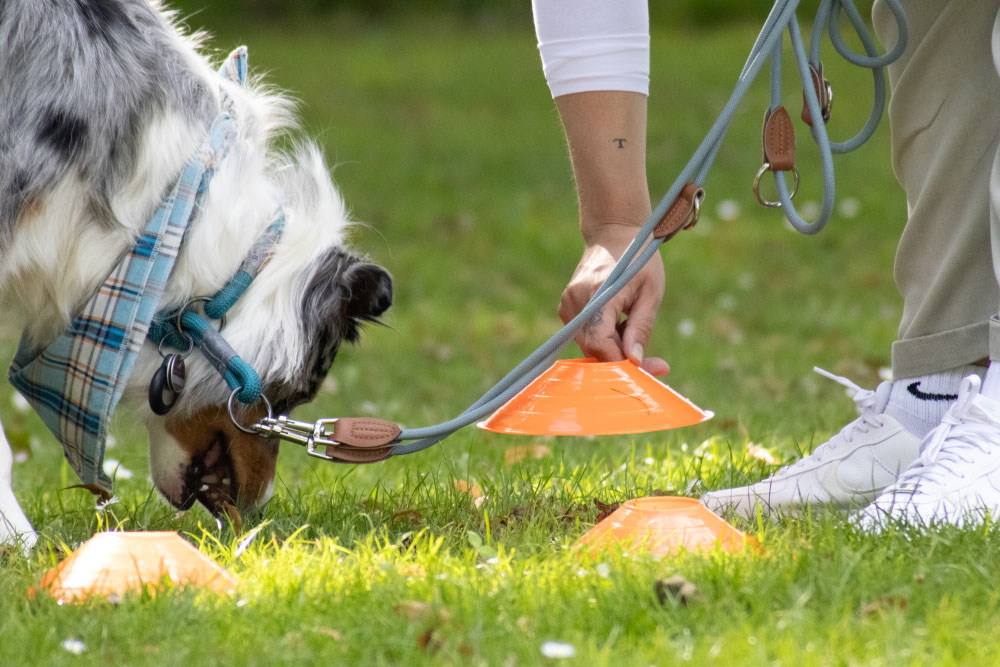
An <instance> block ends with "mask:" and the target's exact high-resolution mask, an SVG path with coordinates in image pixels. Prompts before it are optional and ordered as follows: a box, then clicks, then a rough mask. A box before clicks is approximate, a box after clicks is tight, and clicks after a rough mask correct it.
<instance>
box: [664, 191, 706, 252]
mask: <svg viewBox="0 0 1000 667" xmlns="http://www.w3.org/2000/svg"><path fill="white" fill-rule="evenodd" d="M704 198H705V190H704V189H702V187H701V186H700V185H696V184H695V183H690V182H688V183H686V184H685V185H684V187H683V188H681V191H680V194H678V195H677V199H675V200H674V203H673V204H671V205H670V208H668V209H667V212H666V213H664V214H663V217H662V218H660V222H658V223H657V224H656V227H654V228H653V237H654V238H657V239H669V238H671V237H673V235H674V234H676V233H677V232H679V231H680V230H681V229H690V228H691V227H694V225H695V223H696V222H698V207H699V206H700V205H701V200H702V199H704Z"/></svg>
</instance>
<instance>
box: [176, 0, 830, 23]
mask: <svg viewBox="0 0 1000 667" xmlns="http://www.w3.org/2000/svg"><path fill="white" fill-rule="evenodd" d="M171 4H172V5H173V6H175V7H177V8H178V9H181V10H182V11H184V12H188V13H190V12H199V13H204V14H205V15H206V16H207V17H208V18H209V19H211V20H218V19H219V18H220V17H224V16H225V15H227V14H233V13H246V12H251V13H254V14H257V15H259V16H261V17H266V18H271V19H273V18H287V17H290V16H317V15H323V14H333V13H344V12H350V13H353V14H357V15H360V16H366V17H370V18H376V19H379V18H386V17H394V16H395V17H398V16H413V15H415V14H423V15H425V16H426V15H427V14H450V15H452V16H460V17H462V18H464V19H473V20H488V21H494V22H496V21H505V22H513V21H521V20H525V19H527V20H530V18H531V2H530V0H294V1H288V0H212V1H209V2H197V1H196V0H180V1H178V2H173V3H171ZM818 4H819V0H805V1H804V2H802V4H801V5H800V7H801V8H802V9H801V12H802V15H803V16H811V15H813V14H814V8H815V7H816V6H817V5H818ZM769 9H770V6H769V5H768V4H767V3H762V2H746V0H668V1H666V2H652V3H651V7H650V21H651V22H652V24H653V25H654V26H661V27H665V26H673V25H679V24H680V25H701V26H708V25H720V24H726V23H733V22H740V21H745V20H748V19H757V18H763V17H764V16H766V15H767V12H768V10H769Z"/></svg>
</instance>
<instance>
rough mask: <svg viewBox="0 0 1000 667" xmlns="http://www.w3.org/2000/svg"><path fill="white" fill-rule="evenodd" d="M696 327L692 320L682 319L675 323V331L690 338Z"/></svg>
mask: <svg viewBox="0 0 1000 667" xmlns="http://www.w3.org/2000/svg"><path fill="white" fill-rule="evenodd" d="M695 330H696V327H695V325H694V320H691V319H687V318H685V319H683V320H681V321H680V322H678V323H677V333H679V334H680V335H681V336H683V337H684V338H690V337H691V336H693V335H694V332H695Z"/></svg>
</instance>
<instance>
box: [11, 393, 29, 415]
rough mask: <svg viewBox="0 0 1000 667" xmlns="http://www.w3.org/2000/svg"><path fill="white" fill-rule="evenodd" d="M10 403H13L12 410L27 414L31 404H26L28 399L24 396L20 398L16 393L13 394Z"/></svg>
mask: <svg viewBox="0 0 1000 667" xmlns="http://www.w3.org/2000/svg"><path fill="white" fill-rule="evenodd" d="M10 402H11V403H13V405H14V409H15V410H17V411H18V412H27V411H28V410H30V409H31V404H30V403H28V399H26V398H25V397H24V396H21V394H19V393H17V392H16V391H15V392H14V395H13V396H11V398H10Z"/></svg>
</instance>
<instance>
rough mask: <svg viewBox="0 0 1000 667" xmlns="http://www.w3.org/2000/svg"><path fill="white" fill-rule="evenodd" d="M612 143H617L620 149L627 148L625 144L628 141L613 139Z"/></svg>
mask: <svg viewBox="0 0 1000 667" xmlns="http://www.w3.org/2000/svg"><path fill="white" fill-rule="evenodd" d="M611 141H614V142H615V143H617V144H618V148H625V142H626V141H627V139H612V140H611Z"/></svg>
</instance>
